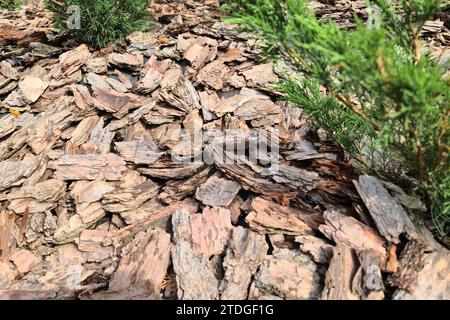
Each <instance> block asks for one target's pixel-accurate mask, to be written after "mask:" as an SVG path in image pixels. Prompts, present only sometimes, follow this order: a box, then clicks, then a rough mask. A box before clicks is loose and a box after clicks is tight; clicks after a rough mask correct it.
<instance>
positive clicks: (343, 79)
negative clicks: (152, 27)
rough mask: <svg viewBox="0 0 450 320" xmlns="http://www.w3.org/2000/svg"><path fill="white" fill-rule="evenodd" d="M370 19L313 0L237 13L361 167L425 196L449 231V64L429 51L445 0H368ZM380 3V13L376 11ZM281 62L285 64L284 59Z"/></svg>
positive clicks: (287, 82)
mask: <svg viewBox="0 0 450 320" xmlns="http://www.w3.org/2000/svg"><path fill="white" fill-rule="evenodd" d="M368 5H370V6H372V8H375V7H373V6H374V5H376V6H378V8H379V9H381V10H378V11H376V10H372V15H371V16H370V17H369V21H375V20H376V19H378V20H377V21H378V22H379V24H378V25H377V24H374V25H373V26H376V27H371V26H370V25H369V24H368V23H364V22H363V21H361V20H359V19H358V18H357V27H356V29H354V30H344V29H341V28H339V27H338V25H337V24H336V23H334V22H332V21H325V20H322V19H318V18H317V17H316V15H315V13H314V12H312V11H311V10H310V9H308V6H307V1H305V0H281V1H280V0H237V1H230V2H228V3H227V4H226V5H225V9H226V10H227V11H228V12H229V15H230V16H229V18H228V21H229V22H231V23H238V24H240V25H241V26H242V28H244V29H245V30H247V31H251V32H254V33H257V34H258V35H260V36H261V38H262V39H264V41H265V49H266V52H267V53H268V55H269V57H271V58H272V59H274V60H275V61H277V62H278V65H281V66H283V68H285V69H286V70H285V71H286V72H284V74H288V75H287V76H285V77H284V80H283V81H282V83H281V84H280V85H279V89H281V90H282V91H284V92H285V93H286V94H287V99H288V100H289V101H291V102H293V103H294V104H296V105H298V106H300V107H301V108H303V109H305V111H306V112H307V114H308V115H309V117H310V119H311V123H312V124H313V126H315V127H318V128H319V127H320V128H324V129H325V130H326V131H327V132H328V134H329V135H330V136H331V137H332V139H333V140H334V142H335V143H336V144H337V145H339V146H340V147H342V148H343V149H344V150H346V151H347V152H348V154H349V155H350V156H351V157H352V158H353V159H355V160H356V163H358V164H359V165H360V167H361V169H362V170H365V171H369V172H370V173H372V174H377V175H378V176H380V177H382V178H384V179H388V180H391V181H393V182H395V183H398V184H400V185H401V186H403V187H404V188H406V189H407V190H408V191H409V192H410V193H411V194H414V195H417V196H419V197H420V198H421V199H422V200H423V202H424V203H425V204H426V206H427V211H428V213H429V214H430V216H431V217H432V219H433V221H434V223H435V225H436V228H437V230H438V231H439V233H441V234H445V233H447V234H448V232H449V231H450V224H449V222H450V175H449V169H450V166H449V136H450V134H449V131H448V123H449V122H448V120H449V119H448V118H449V112H450V106H449V101H450V100H449V97H450V81H449V77H448V75H447V77H446V76H445V73H446V72H447V71H448V66H440V65H438V64H437V63H436V62H435V61H434V60H433V59H432V58H431V57H430V55H429V54H427V53H426V52H425V50H423V46H422V43H421V40H420V34H421V30H422V27H423V26H424V23H425V22H426V21H427V20H430V19H432V18H433V16H434V15H435V13H436V12H438V10H439V1H437V0H399V1H396V4H395V3H394V2H393V1H392V0H373V1H368ZM375 12H378V13H379V16H375V15H373V13H375ZM280 61H281V63H280Z"/></svg>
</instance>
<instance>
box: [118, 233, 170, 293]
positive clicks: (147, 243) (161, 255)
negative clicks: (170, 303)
mask: <svg viewBox="0 0 450 320" xmlns="http://www.w3.org/2000/svg"><path fill="white" fill-rule="evenodd" d="M170 248H171V243H170V235H169V234H168V233H167V232H165V231H164V230H161V229H155V230H150V231H147V232H145V233H142V234H138V235H137V236H136V237H135V239H134V240H133V241H132V242H131V243H130V244H129V252H126V253H123V254H122V259H121V260H120V263H119V266H118V267H117V270H116V271H115V272H114V274H113V276H112V278H111V282H110V285H109V291H111V292H113V293H115V294H114V295H113V297H114V299H117V298H120V297H121V296H122V295H125V297H126V292H127V291H128V290H129V288H140V287H143V288H145V289H146V290H147V291H148V292H147V295H148V296H147V298H149V299H155V298H159V296H160V290H161V285H162V282H163V280H164V277H165V276H166V273H167V269H168V267H169V260H170ZM141 298H142V297H141Z"/></svg>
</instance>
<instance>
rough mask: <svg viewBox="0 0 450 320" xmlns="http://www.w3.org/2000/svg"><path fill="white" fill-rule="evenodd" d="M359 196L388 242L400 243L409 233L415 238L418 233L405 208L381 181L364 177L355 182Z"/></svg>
mask: <svg viewBox="0 0 450 320" xmlns="http://www.w3.org/2000/svg"><path fill="white" fill-rule="evenodd" d="M354 184H355V186H356V189H357V190H358V193H359V195H360V196H361V198H362V199H363V201H364V204H365V205H366V207H367V209H369V212H370V215H371V216H372V218H373V220H374V221H375V223H376V225H377V228H378V230H379V231H380V234H381V235H382V236H384V237H385V238H386V239H387V240H389V241H391V242H394V243H399V241H400V239H399V236H400V234H402V233H407V234H408V235H409V236H410V237H412V238H415V237H416V236H417V232H416V231H415V228H414V225H413V223H412V222H411V219H410V218H409V217H408V214H407V213H406V211H405V210H404V209H403V207H402V206H401V205H400V204H399V203H398V202H397V201H396V200H395V199H394V198H393V197H392V196H391V195H390V194H389V192H388V191H387V190H386V189H385V188H384V186H383V184H382V183H381V181H379V180H378V179H377V178H375V177H372V176H367V175H363V176H360V177H359V181H358V182H356V181H354Z"/></svg>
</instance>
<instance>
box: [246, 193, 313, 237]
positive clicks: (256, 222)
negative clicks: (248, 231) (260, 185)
mask: <svg viewBox="0 0 450 320" xmlns="http://www.w3.org/2000/svg"><path fill="white" fill-rule="evenodd" d="M250 208H251V211H250V213H249V214H248V216H247V217H246V218H245V221H246V222H247V223H248V224H249V225H250V228H252V229H254V230H256V231H258V232H263V233H269V234H273V233H284V234H290V235H305V234H311V233H312V231H313V230H312V229H311V227H310V226H309V225H308V224H307V223H306V222H305V220H304V219H305V217H307V214H303V213H301V212H297V211H295V210H293V209H291V208H288V207H284V206H281V205H279V204H277V203H275V202H271V201H268V200H265V199H263V198H255V199H254V200H253V201H252V203H251V206H250Z"/></svg>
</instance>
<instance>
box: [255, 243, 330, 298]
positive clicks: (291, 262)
mask: <svg viewBox="0 0 450 320" xmlns="http://www.w3.org/2000/svg"><path fill="white" fill-rule="evenodd" d="M320 292H321V287H320V278H319V275H318V274H317V266H316V265H315V263H314V262H312V261H311V259H310V258H309V257H308V256H307V255H304V254H302V253H299V252H298V251H297V252H296V251H293V250H289V249H275V251H274V252H273V253H272V255H271V256H267V257H266V259H265V260H264V261H263V262H262V265H261V267H260V270H259V272H258V274H257V275H256V277H255V280H254V283H253V286H252V288H251V290H250V296H249V298H250V299H264V298H283V299H287V300H312V299H317V298H318V297H319V295H320Z"/></svg>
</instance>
